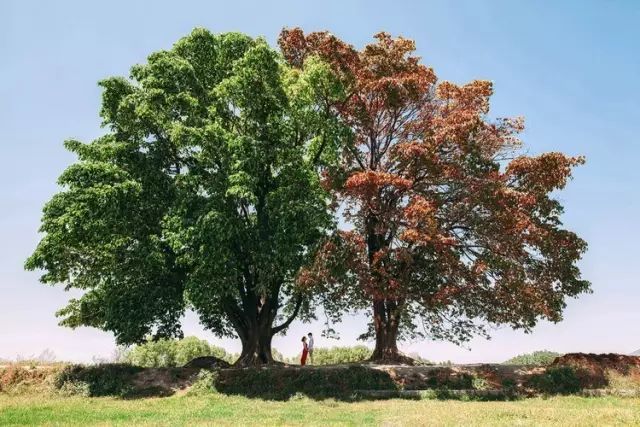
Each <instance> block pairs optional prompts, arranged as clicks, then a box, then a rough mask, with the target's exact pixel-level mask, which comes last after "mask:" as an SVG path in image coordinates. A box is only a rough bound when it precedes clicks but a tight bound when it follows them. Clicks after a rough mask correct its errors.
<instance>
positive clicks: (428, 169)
mask: <svg viewBox="0 0 640 427" xmlns="http://www.w3.org/2000/svg"><path fill="white" fill-rule="evenodd" d="M375 39H376V40H375V41H374V42H373V43H371V44H369V45H368V46H366V47H365V48H364V49H363V50H361V51H357V50H355V49H354V48H353V47H352V46H351V45H348V44H346V43H344V42H342V41H341V40H339V39H337V38H336V37H335V36H333V35H331V34H329V33H326V32H317V33H310V34H307V35H305V34H304V33H302V31H301V30H299V29H295V30H285V31H283V33H282V35H281V37H280V45H281V47H282V50H283V54H284V56H285V58H287V60H288V61H289V62H290V63H291V64H292V65H294V66H300V64H302V62H301V61H303V60H304V57H306V56H308V55H318V56H320V57H321V58H322V59H323V60H325V61H326V62H327V63H329V64H330V65H331V67H332V69H333V70H334V71H335V72H336V73H337V75H338V76H339V78H340V80H341V82H342V83H343V84H344V87H345V91H346V93H347V94H348V96H347V97H346V99H344V100H342V101H340V102H337V101H336V102H334V104H332V106H331V108H332V112H333V113H334V114H336V115H337V117H338V118H339V119H340V120H341V121H342V123H344V124H345V125H346V126H348V127H349V128H350V130H351V132H352V133H353V138H352V139H349V140H348V141H347V142H346V143H345V146H344V151H343V155H342V157H341V158H340V162H341V163H340V165H339V167H337V168H336V169H335V170H339V171H340V172H339V173H332V174H327V175H325V176H323V182H324V183H325V185H326V186H327V188H331V189H332V190H334V192H335V193H334V194H336V195H337V196H336V197H337V198H341V200H340V201H341V202H343V203H344V205H343V206H345V212H346V217H347V219H348V220H349V221H350V222H351V223H352V224H353V225H354V227H355V228H354V231H353V232H351V233H350V234H346V235H343V236H341V238H340V239H337V240H333V241H332V244H328V245H326V246H325V247H324V248H323V250H322V251H321V252H320V254H319V257H318V258H317V259H316V261H317V262H316V263H314V266H313V268H311V269H310V272H309V273H308V274H311V276H305V275H302V274H301V280H302V281H303V282H304V281H306V282H309V283H311V282H314V281H315V283H324V284H325V285H327V286H329V285H331V284H336V283H338V282H339V281H338V279H336V277H338V276H339V274H338V273H345V272H346V271H349V272H350V275H349V274H347V275H346V276H345V275H344V274H343V275H342V276H340V277H343V279H341V280H343V281H344V280H347V279H344V277H350V278H352V279H353V280H355V282H357V284H356V286H357V287H358V288H359V289H360V290H361V291H362V292H363V294H364V295H366V296H368V298H369V299H370V300H374V301H380V300H386V301H389V300H391V301H393V300H394V299H402V300H403V301H407V302H408V303H409V304H420V305H422V306H423V307H424V308H425V309H426V310H427V311H437V310H444V309H445V308H443V307H445V306H447V307H450V306H451V305H458V306H457V308H458V307H459V308H460V310H461V311H460V312H459V313H463V312H464V313H465V315H466V314H468V313H472V314H473V315H477V316H480V317H482V318H484V319H488V320H489V321H494V322H501V323H510V324H511V325H513V326H515V327H524V328H529V327H531V325H532V324H534V323H535V319H536V317H537V316H546V317H548V318H549V319H555V318H557V317H558V316H559V314H560V313H561V309H562V301H563V298H564V296H565V295H576V294H578V293H580V292H583V291H585V290H587V289H588V286H589V284H588V282H586V281H584V280H581V279H580V272H579V269H578V268H577V267H576V265H575V263H576V261H577V260H578V259H580V257H581V255H582V253H583V252H584V250H585V249H586V243H585V242H584V241H582V240H581V239H580V238H579V237H577V236H576V235H575V234H573V233H571V232H569V231H567V230H564V229H562V228H561V226H562V224H561V222H560V220H559V215H560V212H561V210H562V207H561V205H560V204H559V203H558V202H557V201H556V200H553V199H552V198H551V195H550V194H549V193H551V192H552V191H553V190H555V189H560V188H562V187H564V185H565V184H566V182H567V180H568V179H569V177H570V176H571V170H572V168H573V167H574V166H576V165H578V164H582V163H583V162H584V159H583V158H581V157H567V156H565V155H563V154H561V153H547V154H543V155H541V156H538V157H518V158H516V159H515V160H513V161H511V163H509V164H508V166H507V167H506V170H505V169H504V167H503V162H504V161H505V160H506V159H509V158H512V157H513V156H514V152H515V150H516V149H517V148H518V147H519V146H520V145H521V141H520V140H519V139H518V134H519V133H520V132H522V131H523V129H524V120H523V119H522V118H520V117H516V118H501V119H496V120H489V119H488V118H487V114H488V112H489V106H490V103H489V101H490V97H491V95H492V93H493V86H492V83H491V82H489V81H484V80H476V81H472V82H470V83H468V84H465V85H456V84H453V83H450V82H446V81H444V82H441V83H440V84H437V86H436V76H435V73H434V72H433V70H432V69H431V68H429V67H427V66H425V65H423V64H421V63H420V58H419V57H417V56H415V44H414V43H413V41H411V40H407V39H404V38H402V37H399V38H393V37H391V36H390V35H389V34H387V33H379V34H376V35H375ZM345 177H346V179H345ZM312 273H313V274H312ZM310 277H313V280H311V279H310ZM466 309H468V310H469V311H468V312H465V310H466Z"/></svg>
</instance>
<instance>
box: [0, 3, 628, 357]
mask: <svg viewBox="0 0 640 427" xmlns="http://www.w3.org/2000/svg"><path fill="white" fill-rule="evenodd" d="M151 3H152V2H133V1H126V2H125V1H113V0H112V1H109V2H86V1H59V2H46V1H41V2H34V1H11V0H8V1H7V0H4V1H2V2H1V3H0V144H2V155H1V158H2V159H3V160H4V161H3V162H2V166H1V167H0V206H1V209H0V357H11V358H13V357H15V356H16V355H24V356H27V355H31V354H38V353H39V352H40V351H42V350H44V349H45V348H49V349H51V350H53V351H54V352H55V353H56V354H57V356H58V357H59V358H61V359H67V360H91V358H92V356H94V355H98V356H107V355H109V354H110V353H111V351H112V350H113V348H114V343H113V338H112V336H111V335H110V334H109V333H105V332H101V331H97V330H93V329H87V328H83V329H77V330H75V331H72V330H69V329H66V328H61V327H59V326H57V321H56V319H55V316H54V312H55V311H56V310H57V309H58V308H60V307H61V306H63V305H64V303H65V301H66V300H67V299H68V298H69V297H70V296H71V295H70V294H69V293H65V292H64V291H63V289H62V288H61V287H51V286H45V285H41V284H39V283H38V274H37V273H32V272H24V271H23V269H22V265H23V262H24V260H25V258H26V257H27V256H28V255H29V254H30V253H31V251H32V250H33V249H34V247H35V245H36V244H37V241H38V239H39V237H38V233H37V229H38V226H39V220H40V213H41V208H42V205H43V204H44V203H45V202H46V201H47V200H48V199H49V198H50V197H51V195H52V194H53V193H54V192H55V191H56V184H55V181H56V179H57V177H58V175H59V174H60V173H61V172H62V171H63V170H64V168H65V167H66V166H68V165H69V164H70V163H71V162H72V161H73V160H74V158H73V157H72V156H71V155H70V154H69V153H67V152H66V151H65V150H64V148H63V146H62V142H63V140H64V139H66V138H70V137H73V138H78V139H80V140H85V141H89V140H91V139H93V138H95V137H97V136H99V135H100V134H101V133H102V132H103V131H102V130H101V129H100V119H99V117H98V114H97V112H98V108H99V100H100V91H99V89H98V86H97V84H96V82H97V81H98V80H100V79H102V78H104V77H107V76H111V75H127V74H128V70H129V67H130V66H131V65H133V64H135V63H139V62H142V61H144V59H145V57H146V56H147V55H148V54H149V53H151V52H153V51H156V50H159V49H165V48H169V47H170V46H171V44H172V43H173V42H175V41H176V40H177V39H178V38H180V37H181V36H183V35H185V34H187V33H188V32H189V31H190V30H191V29H192V28H193V27H196V26H202V27H206V28H208V29H210V30H212V31H214V32H224V31H241V32H245V33H248V34H251V35H254V36H264V37H266V38H267V40H269V41H270V42H271V43H275V39H276V37H277V35H278V33H279V31H280V29H281V28H282V27H283V26H301V27H303V28H304V29H305V30H307V31H312V30H325V29H326V30H330V31H332V32H333V33H335V34H337V35H338V36H340V37H342V38H343V39H345V40H348V41H349V42H351V43H353V44H355V45H356V46H362V45H363V44H365V43H367V42H368V41H369V40H370V39H371V36H372V35H373V34H375V33H376V32H378V31H381V30H384V31H387V32H390V33H392V34H393V35H403V36H405V37H408V38H412V39H414V40H416V43H417V46H418V52H419V54H420V55H421V56H422V57H423V61H424V62H425V63H427V64H429V65H430V66H432V67H434V69H435V71H436V73H437V74H438V76H439V78H440V79H441V80H451V81H454V82H458V83H463V82H466V81H468V80H471V79H475V78H482V79H489V80H492V81H493V82H494V86H495V96H494V97H493V101H492V113H491V114H492V115H494V116H514V115H523V116H525V118H526V123H527V130H526V131H525V133H524V135H523V139H524V141H525V144H526V147H527V150H528V152H529V153H531V154H536V153H540V152H543V151H551V150H554V151H563V152H566V153H569V154H572V155H577V154H583V155H585V156H586V157H587V164H586V165H585V166H582V167H580V168H579V169H578V170H577V171H576V173H575V179H574V180H573V181H572V182H571V183H570V184H569V186H568V188H567V189H566V191H563V192H562V193H561V194H560V195H559V197H560V199H561V200H562V201H563V203H564V205H565V208H566V214H565V216H564V220H565V223H566V224H567V225H568V227H569V228H571V229H573V230H575V231H576V232H577V233H578V234H579V235H580V236H581V237H583V238H584V239H586V240H587V242H588V243H589V245H590V247H589V251H588V253H587V255H586V256H585V258H584V260H583V261H582V262H581V264H580V265H581V268H582V270H583V273H584V276H585V277H586V278H587V279H589V280H591V281H592V283H593V291H594V292H593V294H590V295H584V296H582V297H580V298H579V299H578V300H571V301H569V304H568V307H567V310H566V313H565V320H564V322H562V323H560V324H557V325H552V324H546V323H542V324H541V325H540V326H539V327H538V328H537V329H536V330H535V331H534V333H533V334H530V335H525V334H523V333H520V332H513V331H511V330H509V329H499V330H496V331H495V333H494V338H493V339H492V340H491V341H485V340H481V339H479V340H475V341H473V342H472V343H471V345H470V349H465V348H460V347H456V346H454V345H451V344H447V343H437V342H431V341H422V342H413V343H405V344H403V346H402V349H403V350H405V351H407V352H419V353H420V354H422V355H423V356H424V357H427V358H429V359H433V360H453V361H458V362H470V361H501V360H504V359H506V358H508V357H510V356H512V355H514V354H518V353H522V352H527V351H532V350H537V349H543V348H548V349H551V350H557V351H562V352H568V351H587V352H623V353H624V352H630V351H633V350H636V349H638V348H640V328H639V327H638V325H639V324H640V286H638V280H639V279H638V278H639V277H640V262H639V261H638V260H637V250H636V245H637V243H638V242H639V241H640V232H639V231H638V226H637V219H638V218H640V202H639V201H638V196H639V195H640V190H639V189H638V186H639V185H640V167H639V165H638V163H639V161H640V141H638V135H639V134H640V108H639V106H638V100H639V99H640V26H639V25H638V22H640V2H637V1H634V0H628V1H622V0H618V1H610V2H603V1H564V2H554V1H533V0H531V1H518V2H514V1H497V0H496V1H484V2H483V1H455V2H454V1H444V0H443V1H438V2H432V1H406V2H402V1H396V2H383V1H347V0H341V1H330V0H324V1H322V2H303V1H272V2H262V1H253V2H250V1H243V0H234V1H225V2H216V1H201V2H197V1H186V0H185V1H181V2H165V1H155V2H153V6H151ZM184 326H185V328H184V329H185V332H186V333H187V334H195V335H198V336H201V337H205V338H209V339H211V340H212V341H216V342H219V343H221V344H224V345H226V346H227V347H229V348H231V349H233V350H238V349H239V343H237V342H235V341H229V340H226V341H217V340H215V339H214V338H213V337H212V336H211V335H210V334H208V333H206V332H205V331H203V330H202V328H201V327H200V326H199V325H198V322H197V319H196V318H195V317H194V316H187V319H185V324H184ZM363 328H364V320H363V319H362V318H359V317H355V318H350V319H347V320H345V322H344V323H343V324H342V325H341V326H340V328H339V330H340V331H341V333H342V339H341V340H340V341H336V342H334V341H325V342H323V341H322V340H321V339H319V340H318V343H317V345H320V346H322V345H337V344H339V345H350V344H354V343H355V337H356V336H357V335H359V334H360V332H361V331H362V330H363ZM308 330H314V331H319V330H320V325H317V324H312V325H302V324H295V325H294V326H293V327H292V328H291V330H290V332H289V335H288V336H287V337H277V338H276V340H275V346H276V347H277V348H279V349H280V350H281V351H282V352H284V353H285V354H294V353H295V352H296V351H297V347H298V344H299V339H298V338H297V337H299V336H300V335H302V334H303V333H305V332H307V331H308Z"/></svg>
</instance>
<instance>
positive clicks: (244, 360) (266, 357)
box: [234, 325, 275, 367]
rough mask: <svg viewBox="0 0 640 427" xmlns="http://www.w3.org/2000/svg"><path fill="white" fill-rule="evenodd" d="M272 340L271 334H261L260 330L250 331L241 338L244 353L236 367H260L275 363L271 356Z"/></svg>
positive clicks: (235, 364) (241, 354)
mask: <svg viewBox="0 0 640 427" xmlns="http://www.w3.org/2000/svg"><path fill="white" fill-rule="evenodd" d="M269 327H271V325H269ZM272 338H273V336H272V335H271V333H261V332H260V331H259V329H258V330H255V331H249V333H248V334H247V336H246V337H244V338H242V337H241V341H242V352H241V353H240V357H239V358H238V360H237V361H236V362H235V363H234V366H238V367H244V366H259V365H269V364H273V363H275V361H274V360H273V356H272V355H271V339H272Z"/></svg>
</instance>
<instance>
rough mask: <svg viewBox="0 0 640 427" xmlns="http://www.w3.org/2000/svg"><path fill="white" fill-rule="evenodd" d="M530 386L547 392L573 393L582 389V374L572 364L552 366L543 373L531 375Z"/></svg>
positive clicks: (541, 391)
mask: <svg viewBox="0 0 640 427" xmlns="http://www.w3.org/2000/svg"><path fill="white" fill-rule="evenodd" d="M528 386H529V387H530V388H532V389H534V390H535V391H538V392H540V393H545V394H571V393H577V392H579V391H580V390H581V389H582V386H581V382H580V375H579V374H578V372H577V371H576V369H575V368H574V367H571V366H552V367H550V368H548V369H547V370H546V371H545V372H544V373H542V374H537V375H533V376H531V378H529V381H528Z"/></svg>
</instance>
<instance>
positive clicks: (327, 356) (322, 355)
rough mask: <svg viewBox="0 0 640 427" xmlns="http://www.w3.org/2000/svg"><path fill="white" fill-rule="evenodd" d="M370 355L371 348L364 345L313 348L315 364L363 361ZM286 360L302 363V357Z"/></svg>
mask: <svg viewBox="0 0 640 427" xmlns="http://www.w3.org/2000/svg"><path fill="white" fill-rule="evenodd" d="M274 353H275V352H274ZM369 357H371V349H369V348H368V347H365V346H363V345H356V346H353V347H331V348H323V347H317V348H315V349H314V350H313V364H314V365H338V364H342V363H355V362H362V361H365V360H367V359H368V358H369ZM274 358H275V355H274ZM285 361H286V362H287V363H290V364H294V365H297V364H299V363H300V357H299V356H296V357H291V358H289V359H287V360H285ZM310 362H311V361H310V359H307V363H310Z"/></svg>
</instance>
